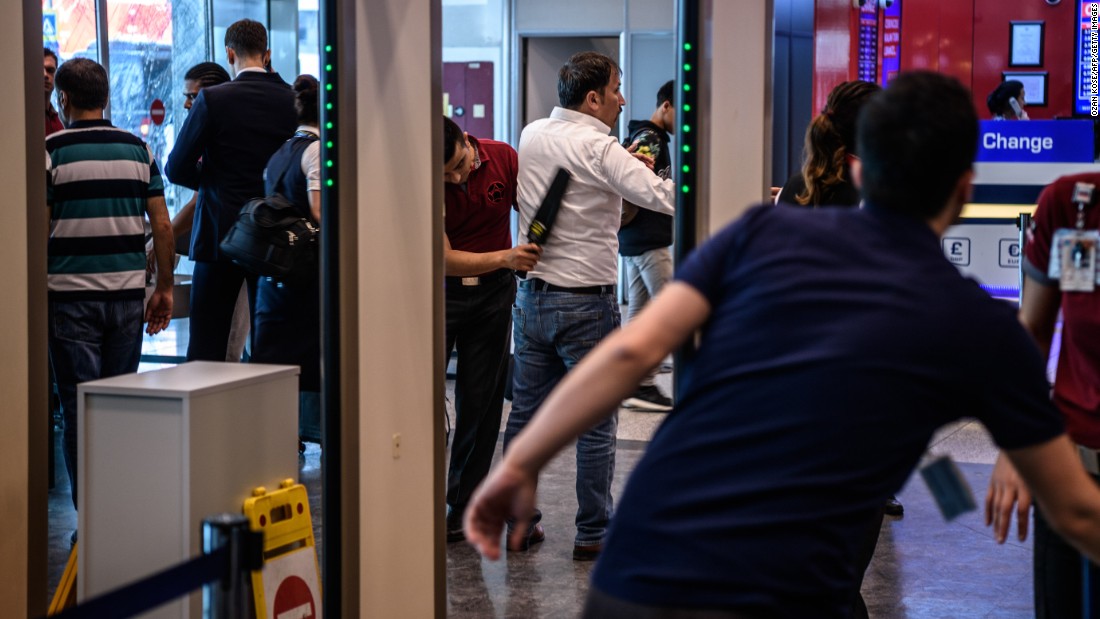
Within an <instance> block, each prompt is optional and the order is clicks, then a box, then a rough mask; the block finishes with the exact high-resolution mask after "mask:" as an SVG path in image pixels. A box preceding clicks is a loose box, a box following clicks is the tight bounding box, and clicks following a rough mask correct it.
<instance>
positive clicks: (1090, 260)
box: [1047, 183, 1100, 292]
mask: <svg viewBox="0 0 1100 619" xmlns="http://www.w3.org/2000/svg"><path fill="white" fill-rule="evenodd" d="M1095 189H1096V186H1095V185H1093V184H1092V183H1077V184H1075V185H1074V186H1073V203H1074V204H1075V205H1077V225H1076V227H1074V228H1059V229H1058V230H1057V231H1055V232H1054V236H1053V237H1052V238H1051V242H1050V265H1049V267H1048V268H1047V276H1048V277H1050V278H1051V279H1056V280H1058V287H1059V288H1060V289H1061V290H1062V292H1092V291H1094V290H1096V284H1097V277H1098V275H1100V273H1098V271H1097V269H1096V248H1097V247H1098V246H1100V230H1086V229H1085V209H1086V208H1089V207H1091V206H1092V204H1093V193H1094V190H1095Z"/></svg>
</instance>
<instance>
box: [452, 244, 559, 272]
mask: <svg viewBox="0 0 1100 619" xmlns="http://www.w3.org/2000/svg"><path fill="white" fill-rule="evenodd" d="M540 257H542V248H541V247H539V246H538V245H535V244H534V243H527V244H526V245H516V246H515V247H512V248H509V249H502V250H500V251H490V252H484V253H478V252H470V251H460V250H457V249H452V248H451V239H450V237H448V236H447V233H443V262H444V270H445V271H446V273H447V275H448V276H450V277H465V276H467V275H480V274H482V273H488V272H490V271H496V270H497V269H512V270H513V271H530V270H531V269H533V268H535V264H536V263H537V262H538V261H539V258H540Z"/></svg>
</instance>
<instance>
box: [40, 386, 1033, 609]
mask: <svg viewBox="0 0 1100 619" xmlns="http://www.w3.org/2000/svg"><path fill="white" fill-rule="evenodd" d="M669 381H670V376H669V375H662V376H660V377H659V379H658V384H659V385H661V386H662V387H664V388H665V389H666V391H667V387H668V384H669ZM452 389H453V386H452V385H450V384H449V385H448V397H453V392H452V391H451V390H452ZM505 412H506V414H507V407H506V410H505ZM663 417H664V415H663V414H653V413H635V412H630V411H625V410H624V411H622V412H621V414H620V424H619V449H618V458H617V471H616V478H615V491H616V492H618V491H620V490H621V488H622V485H623V483H624V482H625V480H626V478H627V477H628V475H629V474H630V471H631V470H632V469H633V467H634V465H635V463H636V462H637V461H638V458H639V457H640V456H641V454H642V452H643V451H644V449H645V446H646V444H647V443H646V441H647V439H648V437H649V436H650V435H651V434H652V432H653V430H654V429H655V428H656V427H657V425H659V423H660V421H661V420H662V419H663ZM933 449H934V451H935V452H936V453H937V454H940V453H945V454H950V455H952V456H953V457H954V458H955V459H956V461H958V462H959V463H960V467H961V469H962V470H963V472H964V474H965V476H966V478H967V480H968V481H969V482H970V485H971V488H972V489H973V490H974V492H975V494H976V496H978V497H981V496H984V492H985V484H986V482H987V480H988V475H989V472H990V469H991V463H992V461H993V458H994V456H995V453H996V452H995V450H994V448H993V447H992V445H991V444H990V441H989V438H988V436H987V435H986V433H985V430H984V429H983V428H982V427H981V426H980V425H978V424H977V423H974V422H962V423H958V424H955V425H952V426H950V427H947V428H945V429H944V430H943V431H941V432H940V433H939V434H938V435H937V436H936V438H935V439H934V445H933ZM58 455H59V457H60V452H59V453H58ZM319 458H320V449H319V448H318V447H317V446H315V445H311V446H310V448H309V449H308V450H307V452H306V454H305V457H304V458H303V459H302V461H301V469H300V473H301V480H302V482H303V483H305V484H306V485H307V486H308V487H309V488H310V500H311V503H312V506H313V512H314V519H315V520H314V522H315V528H316V529H318V531H317V532H318V535H320V530H319V528H320V500H319V493H320V470H319V462H320V460H319ZM574 470H575V468H574V460H573V452H572V450H567V451H566V452H564V453H562V454H561V455H560V456H559V457H558V458H556V459H555V460H554V461H553V462H552V464H551V465H550V467H549V468H548V469H547V471H546V473H545V474H544V475H543V477H542V479H541V482H540V486H539V492H540V496H541V501H540V503H541V505H542V508H543V510H544V518H543V524H544V526H545V528H546V534H547V538H546V542H544V543H543V544H540V545H539V546H536V547H535V548H534V549H532V550H531V551H530V552H527V553H513V554H510V555H508V556H507V557H506V558H504V559H502V560H501V561H498V562H491V561H487V560H484V559H482V558H480V557H479V556H478V555H477V554H476V553H475V552H474V551H473V550H472V549H471V548H470V547H468V546H467V545H465V544H462V543H458V544H451V545H449V546H448V553H447V578H448V603H447V609H448V615H449V616H452V617H468V618H470V619H474V618H477V619H481V618H489V617H509V618H511V617H516V618H520V617H522V618H527V617H570V616H575V615H576V613H577V612H578V610H579V608H580V607H581V604H582V603H583V600H584V597H585V595H586V593H587V590H588V575H589V572H590V570H591V568H592V564H591V563H579V562H574V561H573V560H572V558H571V556H570V552H571V545H572V539H573V511H574V510H575V499H574V490H573V477H574ZM57 472H58V475H57V479H58V485H57V488H55V489H54V490H53V491H51V493H50V538H49V540H50V546H49V548H50V550H49V552H50V557H49V564H50V576H49V577H50V593H51V594H52V592H53V589H54V588H55V587H56V585H57V582H58V581H59V579H60V577H61V573H62V571H63V569H64V564H65V560H66V558H67V556H68V549H69V543H68V540H69V534H70V532H71V531H72V529H73V528H74V527H75V524H76V515H75V512H74V511H73V509H72V503H71V501H70V498H69V492H68V483H67V480H66V476H65V473H64V465H63V464H60V461H59V465H58V469H57ZM899 498H900V499H901V501H902V502H903V503H904V504H905V516H904V517H903V518H897V519H892V518H888V519H887V521H886V522H885V524H884V525H883V528H882V532H881V535H880V538H879V546H878V550H877V553H876V555H875V558H874V560H873V561H872V563H871V566H870V568H869V570H868V573H867V578H866V580H865V582H864V588H863V591H864V596H865V599H866V600H867V604H868V607H869V609H870V611H871V616H872V617H875V618H882V619H892V618H910V619H925V618H927V619H932V618H935V619H944V618H949V617H960V618H963V617H965V618H984V617H989V618H994V617H996V618H1008V617H1018V618H1021V619H1022V618H1025V617H1031V616H1032V612H1031V604H1032V602H1031V545H1030V542H1027V543H1024V544H1019V543H1015V542H1009V543H1007V544H1005V545H1004V546H997V545H996V544H995V543H994V542H993V540H992V537H991V536H990V533H989V531H988V529H986V528H985V527H984V526H983V525H982V522H981V515H980V513H978V512H972V513H969V514H966V515H964V516H962V517H960V518H958V519H957V520H955V521H953V522H950V523H947V522H944V520H943V518H942V517H941V516H940V514H939V512H938V510H937V508H936V507H935V504H934V503H933V501H932V500H931V498H930V496H929V495H928V492H927V490H926V489H925V487H924V484H923V482H921V481H920V480H919V477H918V478H916V479H914V480H912V481H910V483H909V484H908V485H907V486H906V487H905V488H904V489H903V491H902V492H901V494H900V495H899ZM318 543H320V538H318Z"/></svg>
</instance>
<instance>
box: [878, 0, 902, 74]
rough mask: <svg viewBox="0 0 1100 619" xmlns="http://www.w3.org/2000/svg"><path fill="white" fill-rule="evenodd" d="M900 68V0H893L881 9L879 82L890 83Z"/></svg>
mask: <svg viewBox="0 0 1100 619" xmlns="http://www.w3.org/2000/svg"><path fill="white" fill-rule="evenodd" d="M900 70H901V0H895V1H894V2H893V3H891V4H888V5H887V6H886V8H885V9H883V10H882V65H881V68H880V69H879V80H880V81H879V83H880V84H881V85H882V87H883V88H886V87H887V86H889V85H890V82H892V81H893V80H894V78H895V77H897V75H898V71H900Z"/></svg>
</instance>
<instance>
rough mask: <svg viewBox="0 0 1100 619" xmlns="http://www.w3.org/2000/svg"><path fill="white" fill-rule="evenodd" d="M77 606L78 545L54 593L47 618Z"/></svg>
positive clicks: (74, 546) (71, 553)
mask: <svg viewBox="0 0 1100 619" xmlns="http://www.w3.org/2000/svg"><path fill="white" fill-rule="evenodd" d="M73 606H76V544H73V550H72V552H70V553H69V562H68V563H66V564H65V573H64V574H62V575H61V582H60V583H58V585H57V591H54V592H53V600H52V601H51V602H50V608H49V610H47V611H46V616H47V617H52V616H53V615H56V614H57V613H59V612H61V611H63V610H65V609H66V608H71V607H73Z"/></svg>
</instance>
